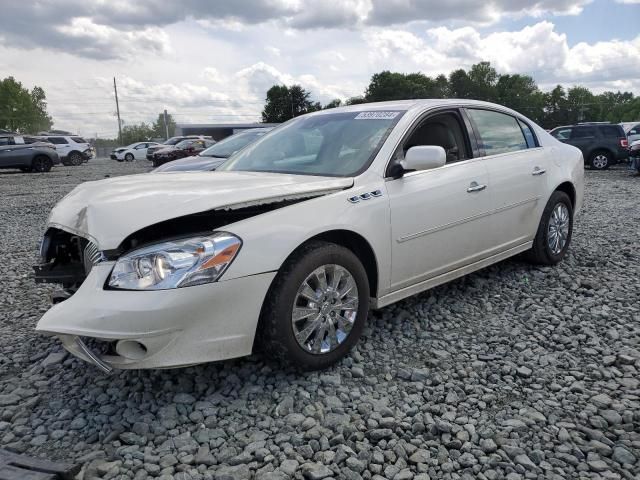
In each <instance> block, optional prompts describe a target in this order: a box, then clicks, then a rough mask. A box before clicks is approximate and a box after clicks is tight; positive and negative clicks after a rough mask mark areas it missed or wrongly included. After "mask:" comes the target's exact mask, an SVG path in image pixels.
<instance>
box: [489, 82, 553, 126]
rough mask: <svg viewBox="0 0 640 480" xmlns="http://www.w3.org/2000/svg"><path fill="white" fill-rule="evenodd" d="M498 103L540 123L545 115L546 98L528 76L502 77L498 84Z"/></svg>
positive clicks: (496, 88)
mask: <svg viewBox="0 0 640 480" xmlns="http://www.w3.org/2000/svg"><path fill="white" fill-rule="evenodd" d="M495 90H496V102H497V103H499V104H500V105H504V106H505V107H509V108H512V109H513V110H515V111H517V112H520V113H522V114H523V115H526V116H528V117H529V118H531V119H532V120H535V121H539V120H541V119H542V117H543V114H544V98H543V95H542V92H541V91H540V90H538V86H537V85H536V82H535V81H534V80H533V78H531V77H530V76H528V75H519V74H513V75H500V76H499V77H498V81H497V82H496V87H495Z"/></svg>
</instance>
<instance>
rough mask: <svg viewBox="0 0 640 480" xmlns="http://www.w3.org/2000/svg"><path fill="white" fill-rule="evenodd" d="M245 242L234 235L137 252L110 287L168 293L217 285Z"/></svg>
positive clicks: (121, 264)
mask: <svg viewBox="0 0 640 480" xmlns="http://www.w3.org/2000/svg"><path fill="white" fill-rule="evenodd" d="M241 246H242V241H241V240H240V239H239V238H238V237H236V236H235V235H232V234H230V233H224V232H218V233H214V234H212V235H210V236H203V237H195V238H188V239H182V240H175V241H171V242H164V243H159V244H156V245H151V246H148V247H144V248H141V249H139V250H134V251H132V252H129V253H127V254H126V255H123V256H122V257H120V259H118V261H117V262H116V265H115V267H113V271H112V272H111V277H110V279H109V286H110V287H112V288H119V289H123V290H166V289H170V288H179V287H190V286H192V285H201V284H203V283H211V282H215V281H217V280H218V279H219V278H220V277H221V276H222V274H223V273H224V272H225V270H226V269H227V267H228V266H229V265H230V264H231V262H232V261H233V259H234V258H235V256H236V254H237V253H238V251H239V250H240V247H241Z"/></svg>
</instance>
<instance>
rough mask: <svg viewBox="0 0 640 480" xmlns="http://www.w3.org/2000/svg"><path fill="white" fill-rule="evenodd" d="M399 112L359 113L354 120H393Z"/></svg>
mask: <svg viewBox="0 0 640 480" xmlns="http://www.w3.org/2000/svg"><path fill="white" fill-rule="evenodd" d="M399 114H400V112H360V113H359V114H358V115H356V117H355V119H354V120H393V119H394V118H396V117H397V116H398V115H399Z"/></svg>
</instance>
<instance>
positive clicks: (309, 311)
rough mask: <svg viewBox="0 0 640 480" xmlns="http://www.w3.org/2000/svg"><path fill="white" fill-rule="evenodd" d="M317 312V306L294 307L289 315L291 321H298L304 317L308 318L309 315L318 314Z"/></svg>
mask: <svg viewBox="0 0 640 480" xmlns="http://www.w3.org/2000/svg"><path fill="white" fill-rule="evenodd" d="M319 313H320V311H319V310H318V309H317V308H312V307H295V308H294V309H293V313H292V315H291V320H292V321H293V322H299V321H300V320H304V319H305V318H308V317H310V316H311V315H318V314H319Z"/></svg>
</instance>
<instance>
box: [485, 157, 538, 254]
mask: <svg viewBox="0 0 640 480" xmlns="http://www.w3.org/2000/svg"><path fill="white" fill-rule="evenodd" d="M485 162H486V165H487V169H488V170H489V178H490V181H491V196H492V200H493V205H494V214H493V215H492V218H491V231H492V232H493V235H494V239H495V240H494V242H495V244H496V246H498V247H499V248H500V250H507V249H509V248H512V247H514V246H516V245H520V244H522V243H524V242H526V241H529V240H532V239H533V237H534V236H535V234H536V231H537V229H538V223H539V221H540V215H541V214H542V209H543V208H544V205H545V203H546V201H547V199H546V198H544V195H545V194H546V192H547V191H548V186H547V181H548V177H549V173H548V170H549V168H550V165H549V161H548V158H547V155H546V153H545V150H544V148H532V149H527V150H521V151H519V152H513V153H508V154H504V155H497V156H493V157H485Z"/></svg>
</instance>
